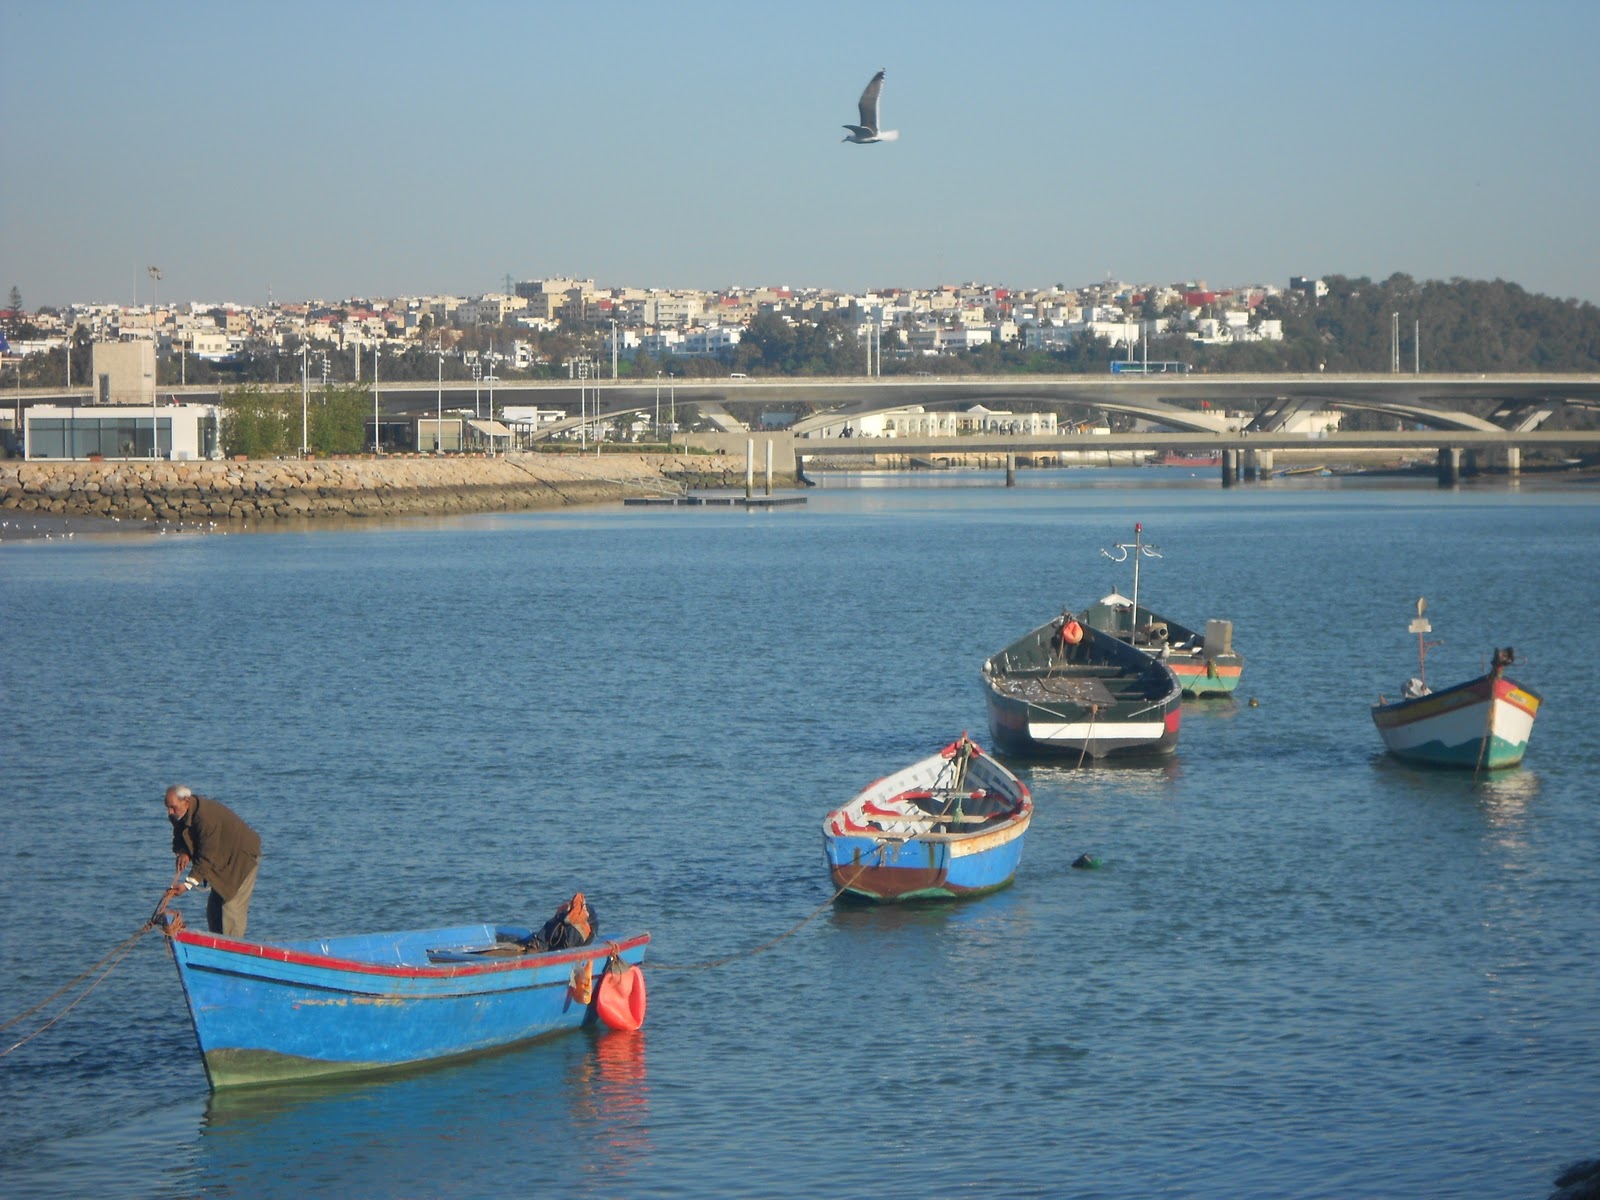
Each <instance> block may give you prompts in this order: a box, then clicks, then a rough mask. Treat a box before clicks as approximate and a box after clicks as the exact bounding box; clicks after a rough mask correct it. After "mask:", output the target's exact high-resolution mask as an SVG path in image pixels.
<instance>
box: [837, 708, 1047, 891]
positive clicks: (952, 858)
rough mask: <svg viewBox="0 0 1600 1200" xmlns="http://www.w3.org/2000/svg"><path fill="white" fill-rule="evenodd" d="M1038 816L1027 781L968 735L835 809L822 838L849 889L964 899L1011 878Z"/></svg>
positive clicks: (843, 885) (839, 883)
mask: <svg viewBox="0 0 1600 1200" xmlns="http://www.w3.org/2000/svg"><path fill="white" fill-rule="evenodd" d="M1032 819H1033V798H1032V796H1031V795H1030V794H1029V792H1028V785H1027V784H1025V783H1023V782H1022V780H1020V779H1018V778H1017V777H1016V776H1015V775H1013V774H1012V773H1011V772H1010V771H1008V770H1007V769H1006V768H1005V767H1003V766H1001V765H1000V763H998V762H996V761H995V760H994V759H993V758H990V757H989V756H988V755H987V754H985V753H984V752H983V749H982V747H980V746H979V745H978V744H977V743H976V742H974V741H973V740H972V739H971V738H969V737H967V736H966V735H965V734H962V735H961V737H960V738H958V739H956V740H955V741H954V742H951V743H950V744H949V745H948V746H946V747H945V748H944V749H942V750H940V751H939V752H938V753H937V754H930V755H929V756H928V757H927V758H923V759H919V760H918V761H917V762H914V763H912V764H911V765H910V766H908V767H903V768H901V769H900V770H898V771H896V772H895V773H894V774H892V775H889V776H886V777H885V778H883V779H880V780H878V781H877V782H876V783H873V784H871V785H869V786H868V787H866V788H864V789H863V790H862V791H860V792H858V793H857V794H856V795H855V796H854V797H852V798H851V800H850V801H849V803H847V804H845V805H843V806H842V807H840V808H836V809H834V810H833V811H832V812H830V813H829V814H828V815H827V816H826V817H825V818H824V819H823V822H822V844H823V851H824V853H825V855H826V857H827V860H828V871H829V873H830V874H831V875H832V877H833V884H834V886H835V887H837V888H838V889H840V891H841V893H843V894H845V895H849V896H854V897H858V898H861V899H865V900H876V901H882V902H894V901H901V900H950V899H960V898H964V897H968V896H979V895H983V894H984V893H985V892H993V891H997V890H999V889H1000V888H1003V887H1005V886H1006V885H1008V884H1009V883H1010V882H1011V879H1012V876H1014V875H1015V874H1016V871H1017V864H1018V863H1019V862H1021V860H1022V845H1023V840H1024V835H1026V834H1027V832H1028V824H1029V822H1030V821H1031V820H1032Z"/></svg>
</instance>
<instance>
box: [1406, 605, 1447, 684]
mask: <svg viewBox="0 0 1600 1200" xmlns="http://www.w3.org/2000/svg"><path fill="white" fill-rule="evenodd" d="M1427 611H1428V598H1427V597H1426V596H1418V597H1417V615H1416V616H1415V617H1414V618H1412V621H1411V624H1410V625H1409V626H1407V627H1406V632H1407V633H1414V634H1416V635H1417V678H1418V679H1420V680H1421V681H1422V682H1423V683H1427V682H1428V651H1429V650H1431V649H1433V648H1434V647H1435V646H1438V645H1440V644H1441V643H1439V642H1430V641H1427V640H1426V638H1427V635H1428V634H1430V633H1432V632H1433V626H1432V625H1430V624H1429V623H1428V618H1427V617H1425V616H1423V615H1422V614H1423V613H1425V612H1427Z"/></svg>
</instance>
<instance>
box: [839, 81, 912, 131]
mask: <svg viewBox="0 0 1600 1200" xmlns="http://www.w3.org/2000/svg"><path fill="white" fill-rule="evenodd" d="M881 91H883V72H882V71H881V70H880V71H879V72H878V73H877V74H876V75H874V76H873V77H872V82H871V83H869V84H867V90H866V91H864V92H862V93H861V101H860V108H861V124H859V125H846V126H845V128H846V129H848V130H849V131H850V132H849V133H848V134H846V135H845V139H844V140H845V141H847V142H854V143H856V145H858V146H864V145H866V144H867V143H868V142H892V141H894V140H895V139H896V138H898V137H899V136H900V131H899V130H898V129H879V128H878V93H879V92H881Z"/></svg>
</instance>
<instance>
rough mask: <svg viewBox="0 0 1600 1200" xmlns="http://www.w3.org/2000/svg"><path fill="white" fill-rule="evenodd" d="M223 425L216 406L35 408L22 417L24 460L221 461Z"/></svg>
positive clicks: (31, 408)
mask: <svg viewBox="0 0 1600 1200" xmlns="http://www.w3.org/2000/svg"><path fill="white" fill-rule="evenodd" d="M220 424H221V419H220V414H219V411H218V408H217V406H216V405H215V404H160V405H155V404H151V405H132V404H109V405H108V404H93V405H72V406H68V405H64V404H33V405H30V406H29V407H28V408H27V409H26V410H25V411H24V413H23V439H24V441H23V446H24V450H25V453H24V455H23V457H25V458H26V459H27V460H28V461H29V462H36V461H42V460H51V459H80V460H81V459H95V458H99V459H139V458H166V459H174V460H177V461H186V460H193V459H205V458H209V459H219V458H221V457H222V441H221V438H220V436H219V429H220ZM152 446H154V452H153V453H152Z"/></svg>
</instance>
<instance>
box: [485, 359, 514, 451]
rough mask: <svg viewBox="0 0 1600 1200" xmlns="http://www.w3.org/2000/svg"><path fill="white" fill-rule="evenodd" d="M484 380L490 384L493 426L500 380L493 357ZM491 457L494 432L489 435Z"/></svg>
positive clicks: (490, 411) (490, 413) (492, 424)
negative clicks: (495, 401)
mask: <svg viewBox="0 0 1600 1200" xmlns="http://www.w3.org/2000/svg"><path fill="white" fill-rule="evenodd" d="M484 381H485V382H486V383H488V385H489V425H490V427H491V428H492V427H493V426H494V385H495V384H497V383H499V382H500V379H499V377H498V376H497V375H495V373H494V360H493V359H492V358H491V359H490V361H489V373H488V374H487V375H485V376H484ZM508 448H509V447H508ZM489 457H490V458H493V457H494V434H493V433H491V434H490V435H489Z"/></svg>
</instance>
